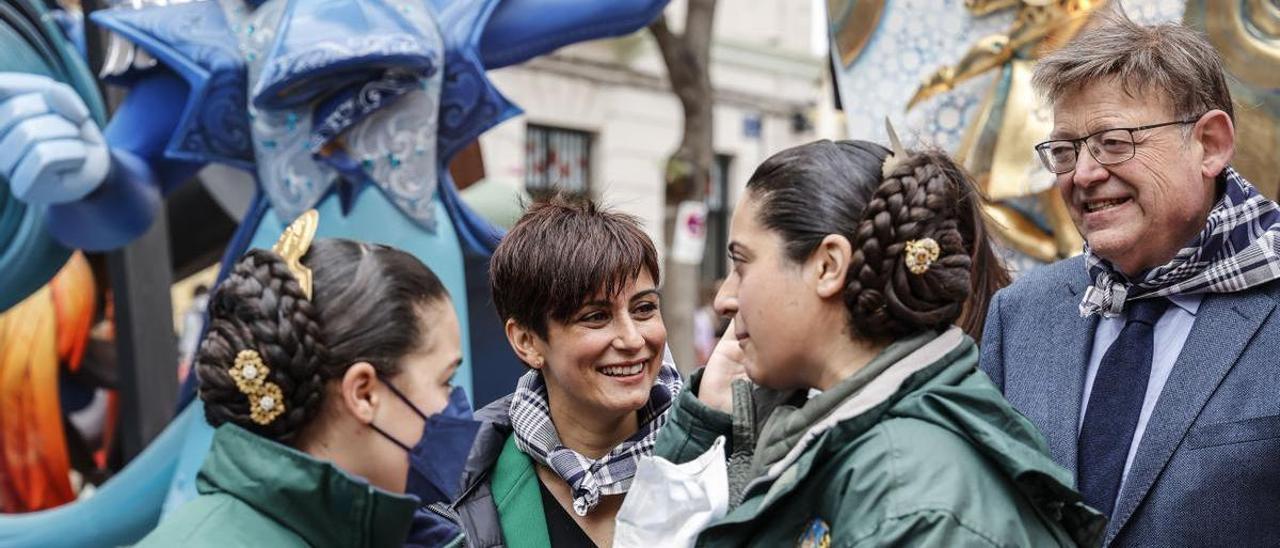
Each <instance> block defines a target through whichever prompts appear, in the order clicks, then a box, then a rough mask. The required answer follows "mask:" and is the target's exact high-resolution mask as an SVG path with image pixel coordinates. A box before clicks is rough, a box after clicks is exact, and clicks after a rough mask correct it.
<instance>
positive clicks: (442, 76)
mask: <svg viewBox="0 0 1280 548" xmlns="http://www.w3.org/2000/svg"><path fill="white" fill-rule="evenodd" d="M4 1H5V2H6V3H17V2H21V3H24V4H25V3H28V2H29V0H4ZM665 3H666V0H465V1H459V0H265V1H261V0H196V1H189V2H166V3H165V4H164V5H146V2H143V3H142V4H143V5H141V6H139V5H138V4H137V3H133V4H131V5H129V6H122V7H117V8H113V9H109V10H104V11H99V12H96V13H94V14H93V19H94V21H95V22H96V23H98V24H99V25H100V26H102V27H104V28H106V29H108V30H110V31H111V33H112V39H111V45H110V47H109V48H108V55H107V63H106V66H105V67H104V71H105V72H106V73H107V75H108V77H109V79H110V80H111V81H112V82H113V83H116V84H120V85H125V86H127V87H129V89H130V92H129V94H128V95H127V96H126V98H125V100H124V102H123V103H122V104H121V105H120V107H119V108H118V109H117V111H116V113H115V115H114V116H113V117H112V118H111V120H110V122H108V123H107V125H106V127H105V128H104V129H103V130H102V131H101V132H100V133H96V132H97V127H98V126H97V124H96V122H95V121H94V119H93V117H92V115H90V114H89V113H90V112H100V110H92V111H91V109H88V108H85V107H84V103H85V101H84V100H83V98H82V97H84V96H91V95H92V96H94V97H96V95H94V94H92V93H81V94H80V95H79V96H77V95H76V94H74V93H71V94H68V93H67V92H68V90H67V89H66V88H65V86H64V85H62V84H60V83H58V81H57V80H55V79H53V78H49V77H48V76H50V75H47V74H46V75H44V76H32V72H33V71H31V70H27V69H24V68H20V67H10V68H7V69H6V70H10V71H20V72H3V73H0V132H3V134H0V139H10V138H11V139H12V142H13V143H15V146H12V147H9V146H6V147H4V148H3V149H0V202H6V201H7V202H10V205H9V206H7V207H8V209H3V210H0V228H3V227H4V226H5V223H6V222H9V221H11V220H12V219H13V218H16V217H13V215H14V214H13V213H10V212H9V210H13V209H15V208H21V209H22V211H23V212H24V213H23V215H24V216H23V217H21V220H22V221H23V222H24V223H25V225H23V226H25V227H26V229H25V230H23V231H11V232H10V233H9V234H10V235H12V236H13V237H12V238H11V239H10V240H8V241H4V242H0V280H4V281H5V286H4V290H3V291H0V299H3V301H0V310H2V309H3V308H6V307H8V306H10V305H12V304H13V303H14V302H17V301H18V300H20V299H21V297H23V296H25V293H26V292H30V291H31V290H34V289H35V288H37V287H39V286H40V285H42V284H44V283H45V282H46V281H47V280H48V278H49V277H50V276H51V275H52V273H53V272H54V271H56V266H57V265H60V261H59V260H58V256H59V254H64V255H62V256H63V259H64V260H65V253H66V251H65V250H66V249H86V250H109V249H114V248H118V247H120V246H122V245H125V244H127V243H128V242H129V241H131V240H132V239H133V238H135V237H137V236H139V235H141V234H142V233H143V232H145V231H146V229H147V228H148V227H149V226H150V224H151V222H152V221H153V219H154V217H155V214H156V211H158V208H159V207H160V206H161V203H162V197H163V195H164V193H165V192H166V191H167V190H169V189H170V188H172V187H174V186H175V185H177V184H179V183H181V182H182V181H184V180H186V179H188V178H189V177H190V176H191V175H192V174H194V173H195V172H196V171H197V170H199V169H200V168H201V167H203V166H204V165H206V164H209V163H220V164H226V165H229V166H233V167H237V168H240V169H244V170H246V171H249V172H250V173H252V174H253V175H254V176H255V177H254V179H255V180H256V183H257V187H256V190H255V198H254V200H253V202H252V205H251V206H250V208H249V211H248V213H247V214H246V216H245V218H244V220H243V222H242V224H241V226H240V227H239V229H238V231H237V232H236V233H235V235H234V236H233V239H232V241H231V242H230V244H229V245H228V249H227V252H226V255H225V257H224V260H223V263H224V266H225V265H227V264H229V263H230V262H232V261H234V259H235V258H236V257H238V256H239V255H240V254H242V253H243V252H244V251H245V250H246V249H248V248H250V247H266V246H269V245H270V244H271V242H273V241H275V239H276V237H277V236H278V235H279V234H280V233H281V231H282V230H283V229H284V227H285V226H286V225H287V224H288V223H289V222H291V221H292V220H293V219H294V218H295V217H296V216H298V215H299V214H301V213H302V212H304V211H306V210H308V209H312V208H314V209H317V210H319V212H320V216H321V218H322V219H323V220H322V222H321V223H320V227H319V232H318V236H320V237H344V238H351V239H357V240H364V241H372V242H379V243H384V244H388V245H392V246H395V247H399V248H401V249H404V250H406V251H408V252H410V253H413V254H415V255H416V256H417V257H419V258H420V259H422V260H423V262H425V263H426V264H427V265H429V266H430V267H431V268H432V269H433V270H434V271H435V272H436V273H437V274H438V275H439V276H440V278H441V280H442V281H443V282H444V283H445V285H446V286H447V287H448V289H449V292H450V294H451V295H452V296H453V302H454V305H455V306H456V307H457V312H458V315H459V319H460V320H461V321H462V325H463V342H464V356H465V358H464V363H465V364H467V365H464V366H463V368H462V369H461V370H460V371H459V373H458V375H457V377H456V378H455V384H457V385H459V386H462V387H464V388H466V389H467V390H468V391H469V392H470V393H471V394H473V395H475V394H478V393H479V394H492V395H497V394H500V393H502V391H504V390H509V388H510V386H513V385H514V379H515V376H516V375H518V373H520V368H519V367H518V366H516V365H515V364H514V362H512V361H510V358H504V357H503V356H506V355H507V353H506V352H505V350H504V349H505V344H506V343H505V339H504V338H503V336H502V334H501V326H500V325H498V323H497V321H496V319H494V318H493V317H492V312H491V311H489V310H488V309H487V306H486V303H487V298H476V296H480V295H485V294H486V293H487V287H486V286H485V272H484V270H485V265H486V262H487V258H488V256H489V254H490V253H491V252H492V250H493V247H494V246H495V245H496V243H497V241H498V239H499V238H500V237H501V234H500V231H499V230H498V229H496V228H494V227H492V226H491V225H490V224H489V223H488V222H486V221H484V220H483V219H481V218H480V217H478V216H477V215H475V214H474V213H472V212H471V211H470V210H469V209H468V208H467V206H466V205H465V204H464V203H462V201H461V200H460V198H459V196H458V192H457V190H456V188H455V187H454V185H453V182H452V180H451V179H450V176H449V172H448V169H447V165H448V162H449V160H450V159H451V158H452V157H453V155H454V154H456V153H457V152H458V151H459V150H461V149H462V148H463V147H465V146H467V145H468V144H469V143H471V142H472V141H474V140H475V139H476V138H477V137H478V136H479V135H480V134H481V133H483V132H484V131H485V130H487V129H489V128H491V127H493V126H494V125H495V124H497V123H499V122H501V121H502V120H505V119H507V118H509V117H511V116H513V115H516V114H518V113H519V110H518V109H517V108H516V107H515V105H513V104H512V103H511V102H510V101H508V100H506V99H505V98H504V97H503V96H502V95H501V94H500V93H499V91H498V90H497V89H496V88H495V87H494V86H493V85H492V83H491V82H490V81H489V80H488V78H487V76H486V74H485V71H486V70H488V69H493V68H498V67H502V66H507V65H511V64H515V63H520V62H523V61H525V60H528V59H530V58H532V57H535V56H538V55H542V54H545V53H547V52H550V51H552V50H554V49H556V48H559V47H561V46H564V45H567V44H570V43H574V42H580V41H584V40H590V39H595V38H601V37H607V36H616V35H621V34H625V33H629V32H633V31H635V30H637V29H639V28H642V27H643V26H644V25H646V24H648V23H649V22H650V21H652V20H653V19H654V18H656V17H657V15H658V14H659V13H660V11H661V9H662V8H663V7H664V5H665ZM0 68H3V67H0ZM37 74H40V73H38V72H37ZM62 80H66V78H62ZM36 99H39V101H37V100H36ZM18 107H25V108H18ZM97 108H98V107H96V106H95V109H97ZM68 128H70V129H68ZM73 129H74V130H75V131H74V132H73V131H72V130H73ZM95 135H97V136H98V137H97V138H95ZM6 142H10V141H6ZM0 205H3V204H0ZM6 217H9V218H6ZM15 250H18V251H15ZM19 251H20V252H21V254H19V253H18V252H19ZM5 257H15V258H14V259H10V260H8V261H5V260H4V258H5ZM18 257H28V259H27V260H19V259H17V258H18ZM31 257H40V258H41V261H42V262H41V261H35V260H32V259H30V258H31ZM10 288H13V289H10ZM14 289H17V290H16V291H15V290H14ZM193 393H194V387H193V386H187V387H184V394H185V396H186V398H185V400H190V399H191V394H193ZM477 399H480V401H484V400H485V399H487V398H479V397H478V398H477ZM211 436H212V431H211V429H210V428H209V426H208V425H207V424H206V423H205V422H204V420H203V412H202V410H201V409H200V405H199V401H198V400H197V401H194V402H192V403H191V404H190V405H187V406H186V407H185V409H184V410H182V411H181V412H180V413H179V415H178V416H177V418H176V419H175V420H174V421H173V422H172V424H171V425H170V426H169V427H168V428H167V429H166V431H165V432H164V433H162V434H161V435H160V437H159V438H157V439H156V440H155V441H154V442H153V443H152V445H151V446H149V447H148V448H147V449H146V450H145V451H144V452H143V453H142V454H141V455H139V456H138V458H137V459H135V460H134V461H133V462H132V463H131V464H130V465H129V466H128V467H127V468H125V469H124V470H123V471H121V473H120V474H118V475H117V476H116V477H114V478H113V479H112V480H110V481H109V482H107V483H106V484H104V485H103V486H102V487H101V488H100V489H99V490H98V492H97V494H96V495H95V496H94V497H92V498H90V499H88V500H84V501H80V502H77V503H74V504H71V505H68V506H65V507H62V508H58V509H55V510H50V511H45V512H40V513H35V514H29V515H23V516H5V517H2V518H0V545H9V544H19V545H39V546H61V545H68V546H73V545H74V546H79V545H87V544H93V545H108V544H110V545H118V544H128V543H131V542H133V541H136V540H137V539H138V538H140V537H141V536H142V535H144V534H145V533H146V532H147V531H148V530H150V528H151V527H153V526H154V524H155V523H156V521H157V520H158V519H159V516H160V514H161V512H162V509H163V508H166V507H172V506H173V505H175V504H178V503H180V502H183V501H185V500H187V499H188V498H190V497H192V496H194V478H195V472H196V470H197V469H198V468H199V466H200V464H201V462H202V461H203V459H204V455H205V453H206V452H207V450H208V446H209V441H210V438H211Z"/></svg>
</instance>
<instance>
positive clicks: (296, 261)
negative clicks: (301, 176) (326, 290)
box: [271, 209, 320, 299]
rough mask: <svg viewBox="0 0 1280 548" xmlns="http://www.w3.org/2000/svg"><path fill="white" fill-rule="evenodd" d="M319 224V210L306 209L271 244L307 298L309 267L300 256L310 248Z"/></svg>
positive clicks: (309, 278) (308, 296) (308, 294)
mask: <svg viewBox="0 0 1280 548" xmlns="http://www.w3.org/2000/svg"><path fill="white" fill-rule="evenodd" d="M319 226H320V212H318V211H316V210H314V209H310V210H307V212H306V213H303V214H302V215H299V216H298V218H297V219H295V220H294V221H293V223H291V224H290V225H289V227H288V228H286V229H284V232H283V233H281V234H280V239H279V240H277V241H276V245H274V246H271V250H272V251H275V252H276V254H277V255H279V256H280V257H281V258H283V259H284V262H285V264H287V265H288V266H289V271H290V272H293V277H294V278H297V279H298V284H299V285H301V286H302V292H303V293H305V294H306V295H307V298H308V299H310V298H311V269H310V268H307V267H306V266H304V265H303V264H302V256H303V255H306V254H307V250H308V249H311V240H313V239H315V236H316V228H318V227H319Z"/></svg>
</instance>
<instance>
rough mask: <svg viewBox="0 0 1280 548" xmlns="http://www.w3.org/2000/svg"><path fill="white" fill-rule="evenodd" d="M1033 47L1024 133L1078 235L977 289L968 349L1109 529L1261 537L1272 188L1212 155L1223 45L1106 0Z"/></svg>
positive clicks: (1266, 535)
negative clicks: (1074, 29)
mask: <svg viewBox="0 0 1280 548" xmlns="http://www.w3.org/2000/svg"><path fill="white" fill-rule="evenodd" d="M1096 23H1097V24H1095V25H1093V26H1092V27H1091V28H1090V30H1087V31H1085V32H1083V33H1082V34H1081V35H1079V36H1078V37H1077V38H1076V39H1075V40H1074V41H1073V42H1071V43H1069V44H1067V45H1066V46H1064V47H1063V48H1062V49H1060V50H1058V51H1056V52H1054V53H1053V54H1051V55H1049V56H1047V57H1046V58H1044V59H1043V60H1042V61H1041V62H1040V64H1039V65H1038V66H1037V68H1036V72H1035V76H1034V79H1033V82H1034V84H1035V85H1036V87H1037V88H1038V90H1039V91H1041V92H1042V93H1043V94H1044V95H1045V96H1046V97H1047V99H1048V100H1049V102H1050V103H1051V105H1052V107H1053V133H1052V134H1050V135H1049V136H1048V138H1049V139H1048V140H1047V141H1045V142H1043V143H1040V144H1039V145H1036V152H1037V153H1038V155H1039V157H1040V159H1041V161H1042V162H1043V163H1044V166H1045V167H1046V168H1047V169H1048V170H1049V171H1051V172H1053V173H1055V174H1056V175H1057V188H1058V189H1059V191H1060V192H1061V193H1062V197H1063V199H1064V200H1065V201H1066V204H1067V207H1068V209H1069V211H1070V214H1071V218H1072V220H1073V221H1074V222H1075V225H1076V227H1077V228H1078V229H1079V230H1080V233H1081V234H1082V235H1083V236H1084V239H1085V241H1086V244H1085V248H1084V253H1083V254H1082V255H1081V256H1078V257H1075V258H1072V259H1067V260H1064V261H1061V262H1058V263H1056V264H1053V265H1050V266H1047V267H1044V268H1041V269H1038V270H1035V271H1033V272H1031V273H1029V274H1027V275H1025V276H1024V277H1022V278H1021V279H1020V280H1018V282H1017V283H1015V284H1013V285H1012V286H1010V287H1008V288H1007V289H1005V290H1003V291H1001V292H1000V293H998V294H997V295H996V298H995V299H994V300H993V302H992V304H991V308H990V313H989V315H988V317H987V325H986V332H985V334H984V336H983V341H982V342H983V348H982V363H981V367H982V368H983V369H984V370H985V371H986V372H987V373H988V374H989V375H990V376H991V377H992V379H993V380H994V381H995V383H996V384H997V385H998V386H999V387H1000V388H1001V390H1002V391H1003V392H1004V394H1005V396H1006V397H1007V398H1008V399H1009V401H1010V402H1011V403H1012V404H1013V405H1014V406H1015V407H1016V408H1018V409H1019V410H1020V411H1022V412H1023V413H1024V414H1026V415H1027V416H1028V417H1029V418H1030V419H1031V420H1032V421H1033V422H1034V423H1035V424H1036V426H1038V427H1039V428H1040V430H1041V431H1042V432H1043V433H1044V434H1045V437H1046V439H1047V442H1048V444H1049V447H1050V449H1051V452H1052V454H1053V457H1054V458H1055V459H1056V460H1057V461H1058V462H1059V463H1060V464H1062V465H1064V466H1066V467H1068V468H1070V469H1071V470H1074V471H1075V473H1076V481H1077V485H1078V487H1079V490H1080V492H1081V493H1082V495H1083V497H1084V502H1085V503H1086V504H1088V505H1090V506H1092V507H1094V508H1096V509H1098V510H1100V511H1102V512H1103V513H1105V514H1106V515H1108V516H1109V518H1110V523H1109V525H1108V528H1107V532H1106V537H1105V538H1106V540H1105V543H1106V544H1107V545H1111V546H1256V545H1263V544H1266V545H1275V544H1276V543H1278V542H1280V466H1277V465H1278V464H1280V311H1277V310H1276V301H1277V298H1280V283H1273V281H1274V280H1275V279H1276V278H1280V241H1278V240H1280V208H1278V207H1277V205H1276V203H1275V202H1273V201H1271V200H1269V199H1267V198H1266V197H1264V196H1262V195H1260V194H1259V193H1258V192H1257V191H1256V190H1254V188H1253V186H1252V185H1250V184H1249V183H1248V182H1247V181H1245V180H1244V178H1243V177H1241V176H1240V175H1239V174H1238V173H1236V171H1235V170H1233V169H1232V168H1231V166H1230V161H1231V158H1232V155H1233V154H1234V152H1235V139H1236V136H1235V129H1234V124H1233V116H1234V114H1233V110H1232V105H1231V95H1230V92H1229V91H1228V88H1227V83H1226V79H1225V77H1224V76H1223V69H1222V61H1221V59H1220V58H1219V56H1218V54H1217V52H1216V51H1214V49H1213V47H1212V46H1210V45H1209V44H1208V43H1207V42H1206V41H1205V39H1204V38H1203V37H1201V36H1199V35H1197V34H1196V33H1194V32H1192V31H1191V30H1189V29H1186V28H1183V27H1181V26H1177V25H1161V26H1153V27H1145V26H1140V25H1138V24H1135V23H1133V22H1131V21H1129V20H1128V19H1126V18H1125V17H1124V15H1123V14H1121V13H1108V14H1104V15H1103V16H1102V17H1101V21H1098V22H1096Z"/></svg>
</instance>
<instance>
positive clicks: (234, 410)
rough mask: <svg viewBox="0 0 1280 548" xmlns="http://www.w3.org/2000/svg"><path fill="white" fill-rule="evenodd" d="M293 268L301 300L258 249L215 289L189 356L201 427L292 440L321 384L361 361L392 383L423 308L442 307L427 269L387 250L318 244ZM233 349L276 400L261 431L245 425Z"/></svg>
mask: <svg viewBox="0 0 1280 548" xmlns="http://www.w3.org/2000/svg"><path fill="white" fill-rule="evenodd" d="M302 263H303V264H304V265H306V266H307V267H308V268H310V269H311V271H312V276H313V282H312V286H313V293H312V297H311V298H310V299H308V298H307V297H306V295H305V294H304V293H303V291H302V287H301V285H299V284H298V281H297V279H296V278H295V277H294V276H293V273H292V272H291V271H290V270H289V268H288V267H287V266H286V265H285V262H284V260H283V259H282V258H280V256H279V255H276V254H275V253H273V252H271V251H267V250H263V249H252V250H250V251H249V252H248V253H245V254H244V256H243V257H241V258H240V260H239V261H237V262H236V264H235V266H234V267H233V268H232V270H231V273H230V274H229V275H228V276H227V278H226V279H225V280H224V281H223V282H222V283H221V284H219V285H218V287H217V288H216V289H215V290H214V292H213V294H212V296H211V297H210V300H209V320H208V321H209V327H208V329H207V331H206V333H205V336H204V339H203V340H202V341H201V343H200V350H199V352H198V353H197V354H196V358H195V371H196V375H197V376H198V377H199V380H200V399H201V400H203V401H204V404H205V418H206V419H207V420H208V421H209V424H212V425H213V426H215V427H216V426H220V425H222V424H224V423H227V422H230V423H234V424H236V425H239V426H241V427H243V428H245V429H247V430H250V431H252V432H255V433H257V434H259V435H261V436H264V437H267V438H270V439H273V440H276V441H279V442H282V443H290V442H292V441H294V440H295V438H296V437H297V436H298V434H299V432H301V431H302V430H303V428H304V427H306V426H307V425H308V424H309V423H310V422H311V421H312V419H313V418H314V417H315V416H316V414H317V412H318V411H319V409H320V407H321V403H322V401H323V399H324V394H325V385H326V383H327V382H328V381H330V380H332V379H337V378H341V376H342V375H343V374H344V373H345V372H346V370H347V368H348V367H349V366H351V365H352V364H354V363H358V362H362V361H363V362H368V363H370V364H372V365H373V366H374V368H375V369H376V370H377V372H378V374H379V375H382V376H383V377H386V378H389V377H393V376H395V375H396V374H397V373H399V372H400V360H401V358H403V357H404V356H405V355H407V354H409V353H411V352H413V351H415V350H417V349H418V347H419V345H420V344H422V341H423V340H424V339H425V335H426V333H425V329H427V326H429V325H430V324H431V323H432V322H431V318H426V317H425V314H426V309H427V308H428V307H429V305H431V304H433V303H437V302H441V301H447V300H448V292H447V291H446V289H445V287H444V284H442V283H441V282H440V279H439V278H437V277H436V275H435V274H434V273H433V272H431V270H430V269H428V268H427V267H426V265H423V264H422V262H421V261H419V260H418V259H417V258H415V257H413V256H412V255H409V254H408V253H405V252H403V251H400V250H398V249H394V248H391V247H387V246H382V245H376V244H364V243H357V242H354V241H351V240H343V239H325V238H321V239H317V240H315V241H314V242H312V244H311V248H310V250H309V251H307V254H306V255H305V256H303V258H302ZM242 350H256V351H257V352H258V354H259V355H260V356H261V357H262V361H263V363H264V364H266V366H267V367H268V368H269V369H270V373H269V374H268V375H267V377H266V379H265V380H266V381H269V382H272V383H275V384H276V385H278V386H279V387H280V391H281V393H282V394H283V396H284V404H285V411H284V413H283V414H281V415H279V416H277V417H275V419H274V420H272V421H271V422H269V423H268V424H265V425H262V424H258V423H256V422H254V421H253V420H252V419H251V411H250V402H249V398H248V397H247V396H246V395H245V393H244V392H242V391H241V390H240V389H239V388H237V386H236V382H235V380H234V379H233V378H232V376H231V372H230V370H231V368H232V367H233V365H234V363H235V360H236V356H237V354H239V352H240V351H242Z"/></svg>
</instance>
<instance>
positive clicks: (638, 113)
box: [481, 0, 830, 242]
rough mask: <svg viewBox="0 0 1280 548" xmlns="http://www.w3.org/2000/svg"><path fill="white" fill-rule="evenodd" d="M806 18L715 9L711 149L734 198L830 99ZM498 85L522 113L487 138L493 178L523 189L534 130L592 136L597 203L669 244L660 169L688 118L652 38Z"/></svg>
mask: <svg viewBox="0 0 1280 548" xmlns="http://www.w3.org/2000/svg"><path fill="white" fill-rule="evenodd" d="M675 10H679V11H682V10H683V2H680V1H679V0H677V1H675V2H672V5H671V6H669V7H668V12H669V13H677V11H675ZM811 16H812V14H811V12H810V4H809V3H808V2H801V1H798V0H721V1H720V5H719V7H718V8H717V14H716V22H715V32H716V39H715V42H714V44H713V47H712V70H711V75H712V84H713V86H714V87H715V88H716V90H717V105H716V108H715V111H714V117H715V119H714V124H715V133H714V141H715V149H716V152H717V153H719V154H729V155H732V156H733V164H732V166H731V173H730V182H731V184H730V186H731V196H730V199H731V200H734V199H736V196H737V193H738V192H739V190H740V189H741V187H742V186H743V185H744V184H745V182H746V180H747V178H748V177H749V176H750V174H751V172H752V171H753V170H754V169H755V167H756V166H757V165H758V164H759V163H760V162H761V161H763V160H764V159H765V158H766V157H768V156H769V155H770V154H772V153H774V152H777V151H778V150H781V149H783V148H786V147H788V146H793V145H796V144H800V143H804V142H808V141H810V140H813V139H816V138H817V136H816V134H815V133H813V132H808V133H801V134H797V133H794V132H793V131H792V129H791V113H793V112H796V111H801V112H810V113H811V114H812V111H814V110H815V106H816V105H818V104H820V103H823V102H824V97H823V94H824V93H830V92H829V91H828V90H827V89H826V88H824V84H823V82H824V80H825V70H826V66H825V59H823V58H821V57H818V56H816V55H814V54H813V53H812V52H811V51H810V23H811V20H810V17H811ZM672 24H673V26H676V27H677V28H679V27H680V26H682V22H681V21H672ZM491 77H492V78H493V80H494V82H495V84H496V85H497V86H498V88H499V89H500V90H502V92H503V93H504V94H506V95H507V97H508V98H510V99H511V100H512V101H514V102H515V103H516V104H517V105H520V107H521V108H523V109H524V111H525V114H524V115H523V116H519V117H516V118H514V119H512V120H508V121H507V122H505V123H503V124H502V125H500V126H498V127H496V128H494V129H493V130H491V131H489V132H488V133H486V134H485V135H484V136H483V137H481V145H482V147H483V150H484V159H485V167H486V169H487V171H488V172H489V175H490V176H491V177H505V178H512V179H517V180H520V181H523V179H524V143H525V127H526V125H527V124H530V123H533V124H541V125H548V126H555V127H565V128H572V129H579V130H584V131H588V132H590V133H591V134H592V135H593V149H592V151H591V153H592V173H591V183H592V193H593V195H594V196H595V197H596V198H597V199H598V200H601V201H602V202H604V203H607V204H610V205H612V206H614V207H617V208H619V209H621V210H623V211H626V212H628V213H632V214H634V215H637V216H639V217H640V218H641V219H643V220H644V222H645V225H646V228H647V230H648V231H649V234H650V236H651V237H653V239H654V241H655V242H662V241H663V240H662V217H663V215H662V214H663V211H662V208H663V195H662V181H663V173H662V170H663V166H664V163H665V161H666V158H667V156H668V155H669V154H670V153H671V152H672V151H673V150H674V149H675V147H676V146H677V145H678V143H679V139H680V130H681V120H682V117H683V115H682V113H681V110H680V105H679V102H678V101H677V100H676V98H675V96H674V95H672V94H671V93H670V91H669V90H668V89H667V88H666V83H665V80H666V69H665V68H664V67H663V65H662V60H661V56H660V55H659V54H658V51H657V46H656V44H655V43H654V42H653V40H652V38H651V37H650V36H649V35H648V33H647V32H646V31H641V32H639V33H636V34H635V35H632V36H628V37H624V38H620V39H615V40H604V41H598V42H592V43H587V44H579V45H575V46H571V47H568V48H564V49H562V50H560V51H558V52H556V53H554V54H552V55H551V56H547V57H544V58H540V59H535V60H533V61H531V62H529V63H526V64H524V65H520V66H515V67H509V68H506V69H502V70H498V71H494V72H492V73H491ZM752 116H758V117H760V118H761V120H762V124H761V131H760V135H759V136H758V137H749V136H747V135H745V134H744V120H745V119H746V118H748V117H752ZM815 121H816V120H815Z"/></svg>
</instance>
